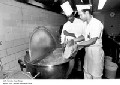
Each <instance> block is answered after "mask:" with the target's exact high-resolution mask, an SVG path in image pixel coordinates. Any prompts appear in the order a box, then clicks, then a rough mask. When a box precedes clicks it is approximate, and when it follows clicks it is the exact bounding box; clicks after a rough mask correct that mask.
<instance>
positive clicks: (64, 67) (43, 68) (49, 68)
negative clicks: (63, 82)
mask: <svg viewBox="0 0 120 85" xmlns="http://www.w3.org/2000/svg"><path fill="white" fill-rule="evenodd" d="M24 58H25V59H24V62H25V65H26V71H27V72H30V73H31V75H32V76H33V77H34V78H35V79H66V78H67V77H68V75H69V74H70V73H71V71H72V69H73V66H74V59H68V60H66V61H65V62H64V63H60V64H58V65H39V64H38V61H36V62H28V61H29V54H26V56H25V57H24Z"/></svg>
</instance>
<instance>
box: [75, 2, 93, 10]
mask: <svg viewBox="0 0 120 85" xmlns="http://www.w3.org/2000/svg"><path fill="white" fill-rule="evenodd" d="M91 6H92V5H91V4H88V5H76V8H77V11H81V10H82V9H91Z"/></svg>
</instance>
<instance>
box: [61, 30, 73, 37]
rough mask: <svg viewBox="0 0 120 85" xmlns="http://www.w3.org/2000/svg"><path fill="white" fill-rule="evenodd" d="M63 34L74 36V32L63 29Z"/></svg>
mask: <svg viewBox="0 0 120 85" xmlns="http://www.w3.org/2000/svg"><path fill="white" fill-rule="evenodd" d="M63 34H64V35H66V36H71V37H75V34H74V33H69V32H68V31H66V30H64V31H63Z"/></svg>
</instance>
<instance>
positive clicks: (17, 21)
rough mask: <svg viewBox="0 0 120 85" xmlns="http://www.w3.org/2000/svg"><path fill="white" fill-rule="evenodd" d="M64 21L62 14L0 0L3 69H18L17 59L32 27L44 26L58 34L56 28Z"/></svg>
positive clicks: (8, 0) (21, 56)
mask: <svg viewBox="0 0 120 85" xmlns="http://www.w3.org/2000/svg"><path fill="white" fill-rule="evenodd" d="M64 23H65V18H64V17H63V16H62V15H59V14H56V13H53V12H49V11H46V10H43V9H40V8H36V7H33V6H29V5H25V4H22V3H19V2H15V1H14V0H0V59H1V60H2V64H3V70H16V69H19V70H20V67H19V65H18V62H17V61H18V59H19V58H20V59H23V56H24V55H25V54H26V50H28V40H29V34H30V32H32V30H33V29H35V28H36V27H37V26H46V27H47V28H48V29H54V30H53V31H54V32H55V34H59V33H58V29H59V27H60V26H61V25H63V24H64ZM51 32H52V31H51Z"/></svg>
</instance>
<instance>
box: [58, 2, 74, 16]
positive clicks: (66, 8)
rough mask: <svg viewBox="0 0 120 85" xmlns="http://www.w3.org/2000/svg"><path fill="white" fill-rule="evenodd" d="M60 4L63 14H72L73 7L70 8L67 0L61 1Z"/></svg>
mask: <svg viewBox="0 0 120 85" xmlns="http://www.w3.org/2000/svg"><path fill="white" fill-rule="evenodd" d="M60 6H61V8H62V9H63V11H64V14H65V15H66V16H70V15H71V14H72V12H73V9H72V7H71V5H70V4H69V2H68V1H66V2H65V3H63V4H62V5H60Z"/></svg>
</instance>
